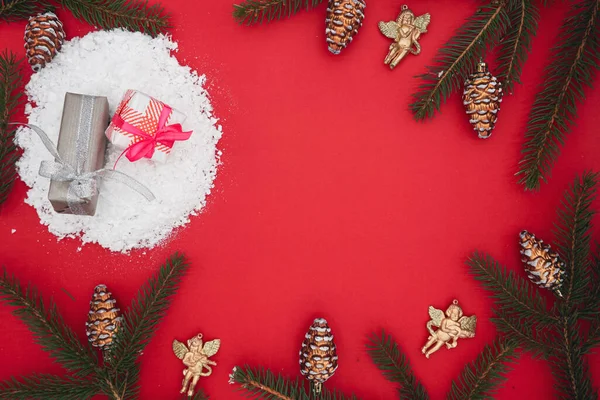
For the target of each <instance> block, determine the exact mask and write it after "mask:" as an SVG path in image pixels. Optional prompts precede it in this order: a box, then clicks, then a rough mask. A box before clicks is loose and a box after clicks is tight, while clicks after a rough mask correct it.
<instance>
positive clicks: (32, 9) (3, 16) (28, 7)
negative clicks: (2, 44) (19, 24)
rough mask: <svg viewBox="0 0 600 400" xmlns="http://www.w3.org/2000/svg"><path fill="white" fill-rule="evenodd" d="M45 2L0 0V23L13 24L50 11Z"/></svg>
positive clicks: (48, 5)
mask: <svg viewBox="0 0 600 400" xmlns="http://www.w3.org/2000/svg"><path fill="white" fill-rule="evenodd" d="M51 9H52V6H51V5H50V4H48V2H47V1H35V0H13V1H6V0H0V22H2V21H4V22H14V21H20V20H24V19H28V18H29V17H31V16H33V15H36V14H38V13H42V12H45V11H48V10H51Z"/></svg>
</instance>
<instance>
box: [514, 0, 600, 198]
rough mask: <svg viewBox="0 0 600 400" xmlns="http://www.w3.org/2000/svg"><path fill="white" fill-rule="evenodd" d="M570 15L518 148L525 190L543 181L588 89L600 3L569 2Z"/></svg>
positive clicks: (597, 45) (599, 46)
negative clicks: (584, 90) (519, 148)
mask: <svg viewBox="0 0 600 400" xmlns="http://www.w3.org/2000/svg"><path fill="white" fill-rule="evenodd" d="M572 10H573V11H572V14H571V15H570V16H569V17H567V18H566V19H565V22H564V23H563V26H562V31H561V32H562V33H561V38H563V39H562V40H561V42H560V43H559V44H558V45H557V46H555V47H554V49H553V57H552V60H551V61H550V64H549V65H548V67H547V68H546V78H545V81H544V84H543V89H542V90H541V92H539V93H538V95H537V97H536V99H535V102H534V104H533V107H532V110H531V113H530V116H529V122H528V123H527V131H526V132H525V137H526V139H527V142H526V143H525V144H524V146H523V150H522V153H523V157H522V159H521V162H520V164H521V167H520V169H519V172H517V175H521V178H520V180H519V182H520V183H522V184H523V185H525V188H526V189H528V190H536V189H538V188H539V186H540V183H541V181H542V180H543V181H544V182H546V181H547V176H548V174H549V173H550V170H551V169H552V165H553V164H554V160H555V159H556V158H557V157H558V154H559V151H560V149H559V147H560V146H561V145H562V144H563V143H564V141H565V134H566V133H568V132H569V130H570V125H572V123H573V121H574V119H575V117H576V112H577V111H576V105H577V103H578V102H580V101H582V100H583V98H584V93H583V88H584V85H587V86H591V84H592V81H593V74H594V72H595V70H597V69H598V64H597V61H596V60H597V55H598V53H599V52H600V38H599V36H600V35H598V34H597V32H598V30H599V29H600V1H599V0H582V1H573V2H572Z"/></svg>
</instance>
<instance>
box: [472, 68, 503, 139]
mask: <svg viewBox="0 0 600 400" xmlns="http://www.w3.org/2000/svg"><path fill="white" fill-rule="evenodd" d="M502 95H503V93H502V83H501V82H500V81H498V79H497V78H496V77H495V76H493V75H492V74H491V73H490V72H489V71H488V69H487V65H486V64H485V63H484V62H479V63H478V64H477V72H476V73H474V74H471V75H470V76H469V79H467V81H466V82H465V91H464V93H463V105H464V106H465V109H466V110H467V115H468V116H469V122H470V123H471V125H473V130H475V131H476V132H477V134H478V135H479V137H480V138H481V139H487V138H489V137H490V136H491V135H492V131H493V130H494V126H495V125H496V120H497V119H498V111H500V103H501V102H502Z"/></svg>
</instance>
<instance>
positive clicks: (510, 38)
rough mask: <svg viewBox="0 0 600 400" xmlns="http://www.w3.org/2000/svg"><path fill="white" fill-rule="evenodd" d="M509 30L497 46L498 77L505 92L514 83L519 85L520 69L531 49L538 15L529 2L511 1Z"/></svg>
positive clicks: (533, 5) (534, 6) (534, 7)
mask: <svg viewBox="0 0 600 400" xmlns="http://www.w3.org/2000/svg"><path fill="white" fill-rule="evenodd" d="M508 19H509V20H510V28H509V30H508V32H507V33H506V36H504V38H503V39H502V42H501V43H500V44H499V45H498V53H499V56H498V70H497V71H498V77H499V79H500V81H501V82H502V85H503V89H504V90H505V91H510V90H512V87H513V85H514V83H515V82H516V83H521V81H520V77H521V69H522V66H523V64H525V61H526V60H527V53H529V50H530V49H531V39H532V37H533V36H535V34H536V31H537V27H538V20H539V13H538V9H537V7H536V5H535V4H534V2H532V1H530V0H511V2H510V3H509V8H508Z"/></svg>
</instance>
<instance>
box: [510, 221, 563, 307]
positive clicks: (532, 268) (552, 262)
mask: <svg viewBox="0 0 600 400" xmlns="http://www.w3.org/2000/svg"><path fill="white" fill-rule="evenodd" d="M519 236H520V237H521V254H522V255H523V257H522V258H521V261H523V263H525V269H526V271H527V275H528V276H529V279H531V281H532V282H533V283H535V284H536V285H538V286H541V287H543V288H546V289H550V290H554V291H555V292H556V293H557V294H558V295H559V296H562V294H561V293H560V290H559V289H560V287H561V286H562V284H563V274H564V273H565V263H564V262H562V261H561V260H560V258H559V256H558V254H557V253H555V252H552V250H551V249H550V245H549V244H546V243H544V241H543V240H540V239H537V238H536V237H535V235H533V234H531V233H529V232H527V231H523V232H521V233H520V235H519Z"/></svg>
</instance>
